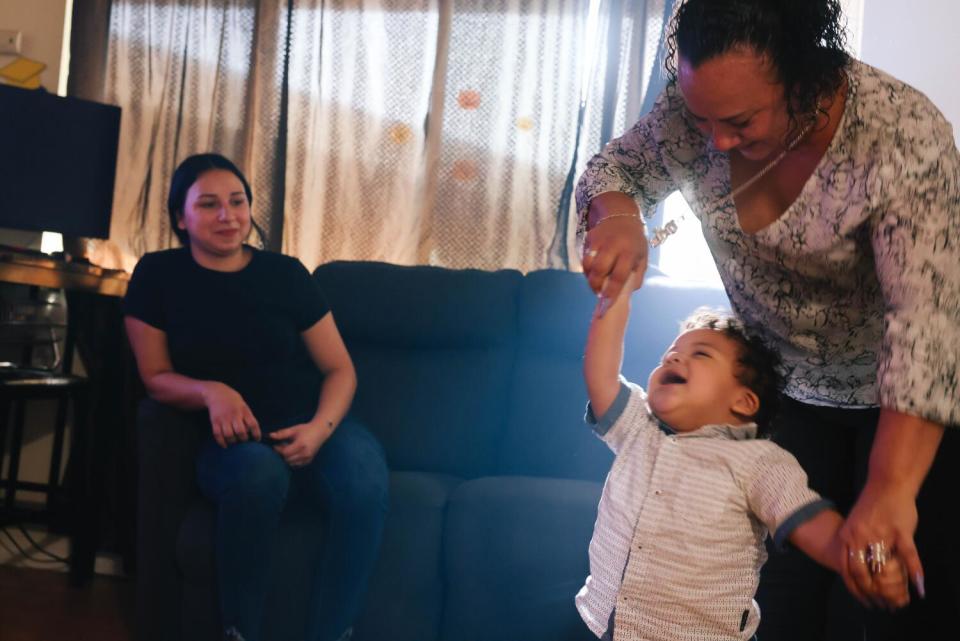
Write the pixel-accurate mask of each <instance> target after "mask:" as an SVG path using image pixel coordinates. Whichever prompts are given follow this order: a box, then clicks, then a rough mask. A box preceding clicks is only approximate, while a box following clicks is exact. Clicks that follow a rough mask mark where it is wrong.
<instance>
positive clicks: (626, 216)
mask: <svg viewBox="0 0 960 641" xmlns="http://www.w3.org/2000/svg"><path fill="white" fill-rule="evenodd" d="M611 218H636V219H637V220H639V221H640V222H643V220H642V219H641V218H640V214H639V213H637V214H629V213H626V212H622V213H619V214H610V215H609V216H604V217H603V218H601V219H600V220H598V221H597V222H595V223H593V227H591V228H590V229H596V228H597V227H599V226H600V223H603V222H604V221H607V220H610V219H611Z"/></svg>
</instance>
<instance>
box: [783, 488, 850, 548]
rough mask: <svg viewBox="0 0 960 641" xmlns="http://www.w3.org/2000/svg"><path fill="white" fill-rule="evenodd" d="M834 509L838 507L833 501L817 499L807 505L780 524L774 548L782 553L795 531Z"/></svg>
mask: <svg viewBox="0 0 960 641" xmlns="http://www.w3.org/2000/svg"><path fill="white" fill-rule="evenodd" d="M833 509H836V506H835V505H834V504H833V501H830V500H829V499H816V500H815V501H811V502H810V503H807V504H806V505H804V506H803V507H801V508H800V509H798V510H797V511H796V512H794V513H793V514H791V515H790V516H788V517H787V519H786V520H785V521H784V522H783V523H781V524H780V527H778V528H777V531H776V533H775V534H774V535H773V543H774V546H775V547H776V549H777V550H779V551H782V550H783V549H784V548H785V547H786V545H787V540H788V539H789V538H790V535H791V534H793V531H794V530H796V529H797V528H798V527H800V526H801V525H803V524H804V523H806V522H807V521H809V520H810V519H812V518H813V517H815V516H816V515H818V514H820V513H821V512H823V511H824V510H833Z"/></svg>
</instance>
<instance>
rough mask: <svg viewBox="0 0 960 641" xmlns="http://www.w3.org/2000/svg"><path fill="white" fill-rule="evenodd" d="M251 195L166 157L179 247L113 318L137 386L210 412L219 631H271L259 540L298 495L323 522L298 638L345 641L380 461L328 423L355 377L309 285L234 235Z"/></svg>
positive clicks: (195, 164)
mask: <svg viewBox="0 0 960 641" xmlns="http://www.w3.org/2000/svg"><path fill="white" fill-rule="evenodd" d="M251 201H252V194H251V191H250V185H249V184H248V183H247V180H246V178H244V176H243V174H242V173H241V172H240V170H239V169H237V167H236V166H235V165H234V164H233V163H232V162H230V161H229V160H227V159H226V158H224V157H223V156H220V155H217V154H201V155H196V156H191V157H190V158H187V159H186V160H184V161H183V162H182V163H181V164H180V166H179V167H178V168H177V170H176V172H175V173H174V175H173V180H172V184H171V186H170V196H169V200H168V208H169V213H170V221H171V224H172V225H173V228H174V229H175V231H176V233H177V236H178V238H179V239H180V241H181V242H182V243H183V247H180V248H177V249H171V250H167V251H161V252H156V253H151V254H147V255H145V256H144V257H143V258H142V259H141V260H140V262H139V264H138V265H137V267H136V269H135V270H134V273H133V277H132V279H131V281H130V286H129V289H128V292H127V297H126V299H125V301H124V310H125V315H126V328H127V332H128V334H129V336H130V342H131V344H132V346H133V351H134V354H135V356H136V360H137V366H138V368H139V370H140V376H141V377H142V378H143V382H144V384H145V386H146V389H147V393H148V394H149V395H150V397H151V398H153V399H155V400H157V401H159V402H161V403H166V404H168V405H172V406H174V407H178V408H180V409H184V410H206V411H207V413H208V414H209V417H210V438H209V440H208V441H207V443H206V444H205V445H203V446H202V447H201V450H200V453H199V456H198V458H197V477H198V480H199V485H200V489H201V491H202V492H203V494H204V495H205V496H206V497H207V498H209V499H210V500H212V501H214V502H215V503H216V504H217V525H216V543H215V553H216V563H217V578H218V585H219V592H220V607H221V618H222V621H223V625H224V638H225V639H228V640H232V641H236V640H240V639H243V640H245V641H256V640H258V639H261V638H266V639H269V634H265V635H264V637H261V632H262V631H261V620H262V614H263V607H264V599H265V592H266V582H267V576H268V574H269V567H270V556H271V550H272V549H273V548H274V542H275V539H276V533H277V526H278V523H279V517H280V513H281V511H282V510H283V508H284V505H285V504H286V502H287V498H288V494H296V495H297V500H303V501H308V502H309V503H310V504H312V505H313V506H315V508H316V509H317V510H321V511H323V513H324V514H325V515H326V521H327V524H328V525H327V529H326V531H325V537H324V541H323V545H324V550H323V553H322V554H321V562H320V565H319V566H318V567H317V568H315V569H314V581H313V592H312V596H311V600H310V603H311V604H312V607H311V611H310V620H309V621H307V622H305V624H304V625H305V628H306V630H307V637H306V638H307V639H308V640H309V641H333V640H335V639H346V638H349V635H350V626H351V624H352V622H353V619H354V618H355V617H356V615H357V613H358V612H359V609H360V606H361V604H362V600H363V596H364V593H365V591H366V585H367V579H368V577H369V575H370V571H371V569H372V567H373V563H374V560H375V558H376V554H377V550H378V547H379V544H380V534H381V531H382V528H383V522H384V518H385V514H386V501H387V499H386V495H387V471H386V464H385V462H384V456H383V451H382V449H381V447H380V445H379V443H377V441H376V440H375V439H374V437H373V436H372V435H371V434H370V433H369V432H367V431H366V430H365V429H364V428H362V427H361V426H359V425H357V424H351V423H349V422H347V423H343V424H341V421H342V420H343V417H344V415H345V414H346V412H347V409H348V408H349V406H350V402H351V401H352V399H353V394H354V390H355V389H356V374H355V372H354V369H353V363H352V361H351V360H350V356H349V354H347V350H346V347H345V346H344V344H343V340H342V339H341V337H340V334H339V332H338V331H337V326H336V324H335V323H334V320H333V315H332V314H331V313H330V310H329V309H328V307H327V303H326V301H325V300H324V298H323V295H322V294H321V292H320V290H319V289H318V287H317V285H316V283H315V282H314V281H313V279H312V278H311V277H310V274H309V273H308V272H307V270H306V269H305V268H304V266H303V265H302V264H301V263H300V262H299V261H297V260H296V259H294V258H290V257H287V256H282V255H280V254H274V253H270V252H266V251H259V250H256V249H254V248H252V247H250V246H249V245H247V244H245V241H246V239H247V236H249V234H250V231H251V227H252V222H251V216H250V204H251Z"/></svg>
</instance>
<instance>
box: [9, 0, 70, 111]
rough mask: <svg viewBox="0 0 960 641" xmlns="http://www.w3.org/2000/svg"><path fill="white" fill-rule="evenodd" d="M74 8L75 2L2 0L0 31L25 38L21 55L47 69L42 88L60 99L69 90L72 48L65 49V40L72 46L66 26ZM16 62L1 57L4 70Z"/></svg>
mask: <svg viewBox="0 0 960 641" xmlns="http://www.w3.org/2000/svg"><path fill="white" fill-rule="evenodd" d="M72 6H73V2H72V0H0V30H4V31H6V30H12V31H20V32H21V33H22V34H23V35H22V40H21V47H20V54H21V55H23V56H26V57H27V58H30V59H32V60H38V61H40V62H42V63H44V64H46V65H47V68H46V69H44V71H43V73H42V75H41V77H40V84H41V85H43V87H44V88H45V89H46V90H47V91H50V92H52V93H59V94H60V95H64V94H65V93H66V88H67V83H66V78H67V74H66V66H67V63H68V61H67V60H66V59H64V58H65V56H64V53H65V51H66V52H69V46H66V47H65V46H64V45H65V43H64V40H65V39H66V40H67V43H66V44H67V45H69V37H70V34H69V31H68V29H65V26H64V25H65V23H66V20H65V18H66V17H67V16H68V15H69V12H70V11H71V10H72ZM65 32H66V34H65ZM65 35H66V38H65V37H64V36H65ZM15 58H16V57H15V56H9V55H4V54H0V67H2V66H4V65H6V64H7V63H9V62H11V61H13V60H14V59H15ZM61 72H62V73H61ZM61 76H62V79H61Z"/></svg>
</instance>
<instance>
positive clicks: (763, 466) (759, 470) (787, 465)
mask: <svg viewBox="0 0 960 641" xmlns="http://www.w3.org/2000/svg"><path fill="white" fill-rule="evenodd" d="M758 444H761V445H763V446H764V447H763V450H762V454H761V455H760V456H758V457H757V458H756V460H755V461H754V462H753V469H752V473H751V474H750V475H749V476H748V481H747V483H746V487H745V488H744V490H745V493H746V496H747V505H748V506H749V508H750V511H751V512H752V513H753V515H754V516H756V517H757V518H758V519H759V520H760V521H761V522H762V523H763V524H764V525H766V526H767V529H768V530H769V531H770V532H771V533H772V534H773V540H774V542H775V543H776V544H777V546H778V547H782V546H783V545H784V543H785V542H786V540H787V538H788V537H789V536H790V534H791V533H792V532H793V531H794V530H795V529H796V528H797V526H798V525H801V524H803V523H804V522H805V521H807V520H809V519H811V518H813V517H814V516H816V515H817V514H819V513H820V512H821V511H823V510H825V509H829V508H831V507H833V504H832V503H830V501H828V500H826V499H823V498H821V497H820V495H819V494H817V493H816V492H814V491H813V490H811V489H810V487H809V486H808V485H807V474H806V472H804V471H803V468H802V467H800V463H798V462H797V459H796V458H794V456H793V455H792V454H790V452H788V451H786V450H785V449H783V448H781V447H779V446H778V445H775V444H774V443H773V442H771V441H764V442H762V443H758Z"/></svg>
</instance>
